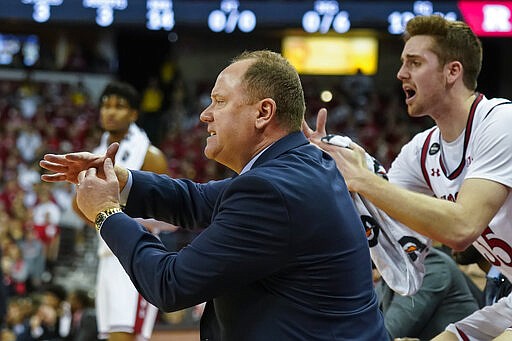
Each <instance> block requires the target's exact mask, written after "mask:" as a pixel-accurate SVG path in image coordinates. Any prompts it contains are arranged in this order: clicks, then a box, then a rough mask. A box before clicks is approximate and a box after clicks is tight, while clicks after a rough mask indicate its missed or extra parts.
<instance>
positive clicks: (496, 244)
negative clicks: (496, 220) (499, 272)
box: [477, 227, 512, 266]
mask: <svg viewBox="0 0 512 341" xmlns="http://www.w3.org/2000/svg"><path fill="white" fill-rule="evenodd" d="M492 235H494V232H492V230H491V229H490V228H489V227H487V228H486V229H485V230H484V232H483V233H482V234H481V237H482V238H483V239H484V240H485V242H486V243H487V245H485V244H484V243H482V242H480V241H477V243H478V244H480V246H482V247H483V248H484V249H485V250H486V251H487V252H486V253H485V254H484V257H485V258H487V260H488V261H489V262H490V263H491V264H492V265H494V266H501V265H502V263H503V265H507V266H512V247H510V245H508V244H507V243H506V242H504V241H503V240H501V239H499V238H493V237H492ZM497 249H500V250H502V251H503V252H504V253H505V254H507V255H508V261H506V260H504V259H503V258H500V256H499V255H497V254H496V250H497ZM493 251H494V252H493Z"/></svg>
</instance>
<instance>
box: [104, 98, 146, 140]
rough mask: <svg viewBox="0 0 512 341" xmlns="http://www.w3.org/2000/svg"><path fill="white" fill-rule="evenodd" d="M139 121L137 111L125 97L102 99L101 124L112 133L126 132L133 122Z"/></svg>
mask: <svg viewBox="0 0 512 341" xmlns="http://www.w3.org/2000/svg"><path fill="white" fill-rule="evenodd" d="M136 119H137V111H136V110H134V109H132V108H131V107H130V104H129V103H128V101H127V100H126V99H124V98H123V97H119V96H117V95H109V96H105V97H104V98H102V99H101V106H100V124H101V127H102V128H103V129H105V130H106V131H108V132H111V133H118V132H126V131H128V127H129V126H130V124H131V123H132V122H135V120H136Z"/></svg>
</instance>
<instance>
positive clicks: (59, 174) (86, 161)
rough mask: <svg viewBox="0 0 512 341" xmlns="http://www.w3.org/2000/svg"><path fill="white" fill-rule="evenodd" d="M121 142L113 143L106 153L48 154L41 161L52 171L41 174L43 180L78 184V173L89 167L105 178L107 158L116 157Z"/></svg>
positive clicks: (112, 158)
mask: <svg viewBox="0 0 512 341" xmlns="http://www.w3.org/2000/svg"><path fill="white" fill-rule="evenodd" d="M118 149H119V143H117V142H116V143H112V144H111V145H110V146H109V147H108V149H107V151H106V152H105V155H96V154H92V153H88V152H79V153H69V154H61V155H57V154H46V155H45V156H44V157H43V160H41V161H39V165H40V166H41V168H44V169H46V170H48V171H50V172H52V173H50V174H43V175H41V180H43V181H46V182H60V181H68V182H71V183H74V184H78V174H79V173H80V172H81V171H84V170H87V169H89V168H96V170H97V171H98V175H99V176H100V177H102V178H105V176H104V173H103V164H104V162H105V160H106V159H107V158H110V159H111V160H114V159H115V155H116V153H117V150H118Z"/></svg>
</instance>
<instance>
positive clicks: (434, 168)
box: [388, 94, 512, 340]
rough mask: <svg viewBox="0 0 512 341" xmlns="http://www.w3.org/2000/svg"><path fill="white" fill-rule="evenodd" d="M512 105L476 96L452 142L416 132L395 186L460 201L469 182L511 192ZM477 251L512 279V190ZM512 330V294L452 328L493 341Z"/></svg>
mask: <svg viewBox="0 0 512 341" xmlns="http://www.w3.org/2000/svg"><path fill="white" fill-rule="evenodd" d="M511 129H512V103H511V102H510V101H508V100H506V99H499V98H496V99H487V98H485V96H483V95H482V94H478V95H477V98H476V100H475V101H474V103H473V105H472V107H471V110H470V114H469V118H468V122H467V125H466V129H465V131H464V132H463V133H462V134H461V135H460V136H459V137H458V138H457V139H456V140H455V141H453V142H450V143H447V142H446V141H443V140H442V137H441V136H440V131H439V129H438V128H437V127H433V128H431V129H428V130H426V131H424V132H422V133H419V134H417V135H416V136H415V137H414V138H413V139H412V140H411V141H410V142H409V143H408V144H406V145H405V146H404V147H403V148H402V150H401V152H400V154H399V155H398V157H397V158H396V160H395V161H394V162H393V164H392V166H391V169H390V171H389V172H388V176H389V179H390V181H391V182H393V183H395V184H397V185H399V186H401V187H405V188H408V189H410V190H413V191H416V192H421V193H425V194H427V195H434V196H436V197H437V198H442V199H446V200H451V201H456V199H457V194H458V192H459V189H460V187H461V185H462V183H463V181H464V180H465V179H469V178H480V179H488V180H491V181H495V182H498V183H501V184H503V185H504V186H507V187H508V188H509V189H510V188H512V133H511ZM473 245H474V246H475V247H476V248H477V249H478V251H479V252H480V253H481V254H482V255H484V256H485V258H486V259H487V260H488V261H489V262H490V263H491V264H493V265H494V266H496V267H498V268H499V269H500V271H501V272H502V273H503V274H504V275H505V276H506V277H507V278H508V279H509V280H511V281H512V190H511V191H509V194H508V197H507V199H506V200H505V203H504V204H503V206H502V207H501V208H500V209H499V211H498V212H497V213H496V215H495V216H494V218H493V219H492V220H491V222H490V223H489V226H488V227H487V228H486V229H485V230H484V231H483V233H482V234H481V236H480V237H478V239H477V240H476V241H475V242H474V243H473ZM509 327H512V295H509V296H508V297H505V298H503V299H502V300H500V301H499V302H497V303H496V304H494V305H493V306H490V307H485V308H484V309H482V310H480V311H478V312H476V313H474V314H472V315H470V316H469V317H467V318H466V319H464V320H462V321H460V322H457V323H455V324H451V325H450V326H449V327H448V328H447V329H448V330H450V331H452V332H454V333H455V334H456V335H458V337H459V339H460V340H490V339H492V338H493V337H496V336H497V335H499V334H501V333H502V332H503V331H504V330H505V329H507V328H509Z"/></svg>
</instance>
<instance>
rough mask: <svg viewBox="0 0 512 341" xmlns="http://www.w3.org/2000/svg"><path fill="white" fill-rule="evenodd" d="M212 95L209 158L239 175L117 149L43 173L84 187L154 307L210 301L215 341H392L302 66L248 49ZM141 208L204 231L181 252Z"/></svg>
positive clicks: (54, 162) (81, 201) (208, 319)
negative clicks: (200, 175)
mask: <svg viewBox="0 0 512 341" xmlns="http://www.w3.org/2000/svg"><path fill="white" fill-rule="evenodd" d="M211 99H212V102H211V104H210V105H209V106H208V107H207V108H206V109H205V110H204V111H203V112H202V113H201V116H200V119H201V121H202V122H204V123H206V125H207V130H208V135H209V136H208V137H207V140H206V147H205V155H206V156H207V157H208V158H210V159H214V160H216V161H217V162H219V163H221V164H223V165H225V166H227V167H229V168H230V169H232V170H233V171H235V172H236V173H237V174H238V175H237V176H235V177H233V178H230V179H225V180H221V181H211V182H208V183H205V184H199V183H194V182H192V181H189V180H183V179H182V180H178V179H172V178H169V177H168V176H165V175H156V174H153V173H148V172H142V171H128V170H126V169H124V168H121V167H119V166H116V167H113V165H112V161H111V160H112V159H113V156H114V155H115V153H116V151H117V145H116V144H113V145H111V146H110V148H109V149H108V150H107V152H106V154H105V155H94V154H90V153H72V154H68V155H51V154H48V155H46V156H45V157H44V160H42V161H41V163H40V164H41V166H42V167H43V168H46V169H48V170H50V171H52V172H53V174H46V175H43V176H42V178H43V180H45V181H50V182H52V181H71V182H73V183H75V184H77V186H78V188H77V204H78V207H79V208H80V209H81V210H82V212H83V213H84V214H85V215H86V216H87V217H88V218H89V219H90V220H92V221H94V220H96V221H97V227H98V228H100V229H101V235H102V238H103V239H104V240H105V241H106V242H107V244H108V246H109V247H110V248H111V249H112V251H113V252H114V254H115V255H116V256H117V257H118V258H119V260H120V262H121V264H122V265H123V267H124V268H125V270H126V271H127V273H128V274H129V276H130V278H131V279H132V281H133V283H134V284H135V286H136V287H137V289H138V290H139V291H140V292H141V293H142V295H143V296H144V297H145V298H146V299H147V300H148V301H149V302H151V303H153V304H155V305H156V306H158V307H159V308H160V309H162V310H164V311H174V310H179V309H182V308H185V307H190V306H193V305H195V304H198V303H200V302H204V301H208V303H207V305H206V308H205V312H204V314H203V317H202V320H201V327H200V328H201V339H203V340H236V341H239V340H245V341H251V340H372V341H373V340H387V339H388V336H387V334H386V331H385V328H384V324H383V319H382V315H381V313H380V311H379V310H378V306H377V300H376V296H375V292H374V289H373V284H372V275H371V261H370V255H369V250H368V242H367V240H366V236H365V234H364V232H363V227H362V224H361V221H360V219H359V216H358V214H357V213H356V211H355V208H354V206H353V204H352V200H351V198H350V196H349V193H348V191H347V188H346V186H345V185H344V181H343V179H342V178H341V175H340V173H339V172H338V171H337V169H336V165H335V163H334V162H333V160H332V159H331V158H330V157H329V156H328V155H327V154H325V153H323V152H322V151H320V150H319V149H318V148H316V147H315V146H313V145H311V144H309V142H308V140H307V139H306V138H305V136H304V135H303V133H302V132H301V123H302V121H303V118H304V111H305V104H304V95H303V90H302V86H301V83H300V79H299V76H298V74H297V72H296V71H295V69H294V68H293V67H292V66H291V65H290V64H289V63H288V62H287V61H286V60H285V59H284V58H283V57H282V56H281V55H279V54H277V53H273V52H270V51H256V52H246V53H243V54H242V55H240V56H239V57H237V58H236V59H235V60H234V61H233V62H232V63H231V64H230V65H229V66H228V67H227V68H225V69H224V70H223V71H222V72H221V73H220V74H219V76H218V77H217V81H216V83H215V86H214V88H213V90H212V93H211ZM120 189H121V193H119V190H120ZM123 206H124V208H123V210H121V207H123ZM130 217H142V218H155V219H158V220H162V221H166V222H169V223H172V224H175V225H179V226H182V227H185V228H187V227H190V228H193V227H206V229H205V230H204V232H202V233H201V234H200V235H199V236H198V237H197V238H196V239H195V240H194V241H193V242H192V243H191V244H190V245H189V246H187V247H185V248H184V249H182V250H181V251H180V252H178V253H172V252H168V251H167V250H166V249H165V248H164V246H163V245H162V244H161V243H160V241H159V240H158V239H157V238H155V237H154V236H153V235H151V234H150V233H148V232H146V230H145V229H144V227H143V226H142V225H140V224H139V223H138V222H137V221H135V220H134V219H132V218H130Z"/></svg>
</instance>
